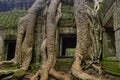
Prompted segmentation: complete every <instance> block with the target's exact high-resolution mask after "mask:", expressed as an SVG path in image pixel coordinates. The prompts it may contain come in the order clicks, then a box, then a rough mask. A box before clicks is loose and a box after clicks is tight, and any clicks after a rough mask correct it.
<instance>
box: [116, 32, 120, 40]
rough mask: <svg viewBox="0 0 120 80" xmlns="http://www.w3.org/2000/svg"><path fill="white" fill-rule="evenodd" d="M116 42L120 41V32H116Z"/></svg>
mask: <svg viewBox="0 0 120 80" xmlns="http://www.w3.org/2000/svg"><path fill="white" fill-rule="evenodd" d="M115 40H116V41H120V30H117V31H115Z"/></svg>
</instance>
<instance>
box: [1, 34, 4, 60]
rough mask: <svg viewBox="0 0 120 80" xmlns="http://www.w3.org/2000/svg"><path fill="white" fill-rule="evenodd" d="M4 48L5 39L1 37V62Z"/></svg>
mask: <svg viewBox="0 0 120 80" xmlns="http://www.w3.org/2000/svg"><path fill="white" fill-rule="evenodd" d="M3 48H4V41H3V38H2V37H1V36H0V61H1V60H2V54H3Z"/></svg>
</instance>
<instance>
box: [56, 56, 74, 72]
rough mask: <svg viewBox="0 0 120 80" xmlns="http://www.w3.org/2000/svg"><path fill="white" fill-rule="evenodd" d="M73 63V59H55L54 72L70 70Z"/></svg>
mask: <svg viewBox="0 0 120 80" xmlns="http://www.w3.org/2000/svg"><path fill="white" fill-rule="evenodd" d="M72 63H73V58H62V59H57V61H56V65H55V69H56V70H70V68H71V65H72Z"/></svg>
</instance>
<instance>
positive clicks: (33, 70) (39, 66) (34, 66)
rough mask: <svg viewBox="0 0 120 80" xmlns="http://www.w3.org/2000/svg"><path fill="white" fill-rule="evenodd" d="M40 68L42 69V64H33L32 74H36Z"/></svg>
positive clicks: (31, 67)
mask: <svg viewBox="0 0 120 80" xmlns="http://www.w3.org/2000/svg"><path fill="white" fill-rule="evenodd" d="M40 68H41V64H40V63H33V64H31V65H30V72H31V73H36V72H37V71H38V70H39V69H40Z"/></svg>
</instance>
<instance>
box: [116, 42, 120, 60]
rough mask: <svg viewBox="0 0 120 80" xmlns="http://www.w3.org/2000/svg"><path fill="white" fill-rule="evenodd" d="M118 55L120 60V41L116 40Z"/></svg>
mask: <svg viewBox="0 0 120 80" xmlns="http://www.w3.org/2000/svg"><path fill="white" fill-rule="evenodd" d="M116 57H117V59H118V60H119V61H120V41H116Z"/></svg>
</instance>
